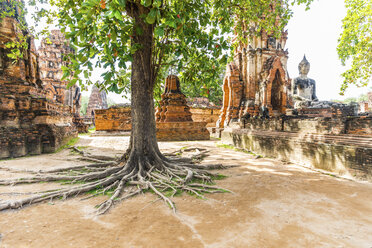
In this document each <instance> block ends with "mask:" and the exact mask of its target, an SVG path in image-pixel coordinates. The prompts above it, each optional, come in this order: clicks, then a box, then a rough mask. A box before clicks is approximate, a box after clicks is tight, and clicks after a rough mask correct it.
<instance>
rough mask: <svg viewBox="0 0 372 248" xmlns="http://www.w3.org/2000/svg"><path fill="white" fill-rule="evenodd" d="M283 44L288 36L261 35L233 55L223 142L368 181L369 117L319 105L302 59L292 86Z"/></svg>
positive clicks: (371, 164)
mask: <svg viewBox="0 0 372 248" xmlns="http://www.w3.org/2000/svg"><path fill="white" fill-rule="evenodd" d="M286 39H287V33H286V32H283V33H282V36H281V37H280V38H279V39H275V38H274V37H271V36H270V35H268V34H267V33H266V32H262V33H261V36H259V37H253V38H252V39H249V40H247V41H246V44H244V43H241V44H240V46H238V48H237V49H236V50H235V53H234V60H233V62H232V63H231V64H229V65H228V66H227V71H226V76H225V78H224V83H223V90H224V95H223V106H222V108H221V112H220V113H221V114H220V117H219V120H218V121H217V124H216V125H217V127H218V128H219V129H218V130H217V133H218V135H219V136H220V137H221V140H222V142H223V143H225V144H231V145H234V146H236V147H240V148H244V149H246V150H249V151H254V152H256V153H259V154H262V155H265V156H269V157H274V158H279V159H281V160H284V161H290V162H295V163H300V164H305V165H309V166H312V167H315V168H319V169H324V170H328V171H332V172H335V173H338V174H340V175H347V176H350V177H357V178H362V179H366V180H372V116H368V115H367V116H357V114H356V113H357V111H356V108H355V106H353V105H345V104H341V103H334V102H329V101H319V100H318V99H317V97H316V91H315V80H313V79H310V78H308V77H307V73H308V72H309V69H310V63H309V62H308V61H307V60H306V57H304V59H303V60H302V61H301V62H300V64H299V72H300V75H299V76H298V77H297V78H295V79H294V80H291V79H290V78H289V76H288V73H287V70H286V64H287V59H288V52H287V51H284V50H283V49H284V46H285V41H286Z"/></svg>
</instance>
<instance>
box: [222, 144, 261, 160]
mask: <svg viewBox="0 0 372 248" xmlns="http://www.w3.org/2000/svg"><path fill="white" fill-rule="evenodd" d="M216 146H217V147H220V148H225V149H231V150H234V151H238V152H244V153H247V154H249V155H253V156H257V157H258V158H263V156H262V155H260V154H257V153H254V152H252V151H247V150H245V149H242V148H237V147H234V146H232V145H226V144H222V143H218V144H217V145H216Z"/></svg>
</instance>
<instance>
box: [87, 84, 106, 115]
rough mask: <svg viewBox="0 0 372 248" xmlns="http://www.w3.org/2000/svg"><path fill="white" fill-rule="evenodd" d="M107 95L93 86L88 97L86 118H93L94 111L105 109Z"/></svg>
mask: <svg viewBox="0 0 372 248" xmlns="http://www.w3.org/2000/svg"><path fill="white" fill-rule="evenodd" d="M107 108H108V105H107V95H106V92H105V91H100V90H99V89H98V88H97V87H96V86H93V88H92V93H91V94H90V96H89V102H88V107H87V113H86V117H89V118H94V117H95V113H94V112H95V110H97V109H107Z"/></svg>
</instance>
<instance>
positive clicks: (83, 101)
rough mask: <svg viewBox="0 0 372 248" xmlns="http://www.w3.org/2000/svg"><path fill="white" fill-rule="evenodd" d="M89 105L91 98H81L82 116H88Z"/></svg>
mask: <svg viewBox="0 0 372 248" xmlns="http://www.w3.org/2000/svg"><path fill="white" fill-rule="evenodd" d="M88 103H89V96H82V97H81V107H80V115H81V116H84V115H86V114H87V108H88Z"/></svg>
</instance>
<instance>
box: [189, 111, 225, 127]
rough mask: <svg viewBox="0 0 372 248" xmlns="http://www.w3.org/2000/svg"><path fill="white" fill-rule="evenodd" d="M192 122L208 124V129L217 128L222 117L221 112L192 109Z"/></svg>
mask: <svg viewBox="0 0 372 248" xmlns="http://www.w3.org/2000/svg"><path fill="white" fill-rule="evenodd" d="M190 112H191V114H192V116H191V117H192V120H193V121H196V122H206V123H207V127H215V126H216V122H217V121H218V118H219V116H220V110H219V109H216V108H195V107H191V108H190Z"/></svg>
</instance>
